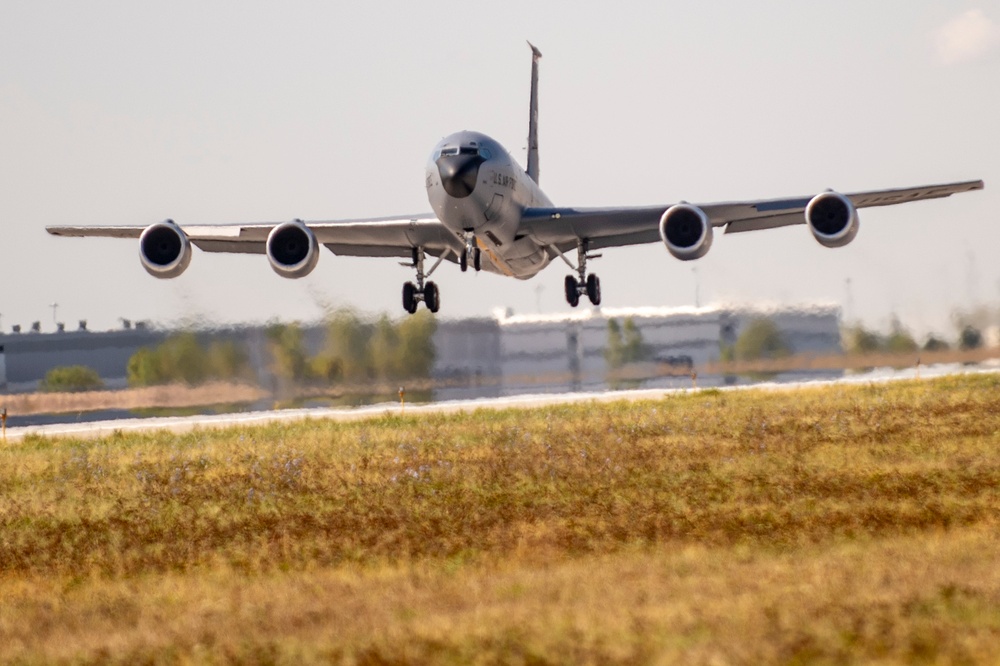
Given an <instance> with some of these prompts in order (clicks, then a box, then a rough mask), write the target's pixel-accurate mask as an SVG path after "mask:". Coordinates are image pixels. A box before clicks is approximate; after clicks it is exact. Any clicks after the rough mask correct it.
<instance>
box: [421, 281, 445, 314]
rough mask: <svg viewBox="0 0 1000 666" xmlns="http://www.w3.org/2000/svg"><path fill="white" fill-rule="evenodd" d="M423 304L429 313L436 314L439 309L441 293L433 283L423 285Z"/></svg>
mask: <svg viewBox="0 0 1000 666" xmlns="http://www.w3.org/2000/svg"><path fill="white" fill-rule="evenodd" d="M424 303H426V304H427V309H428V310H430V311H431V312H437V311H438V310H439V309H440V308H441V293H440V292H439V291H438V286H437V285H436V284H434V283H433V282H428V283H427V284H425V285H424Z"/></svg>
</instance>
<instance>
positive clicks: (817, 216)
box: [806, 192, 858, 247]
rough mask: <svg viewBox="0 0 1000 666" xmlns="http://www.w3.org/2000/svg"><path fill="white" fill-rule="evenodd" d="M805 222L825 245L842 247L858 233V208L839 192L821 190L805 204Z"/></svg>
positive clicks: (816, 237) (815, 236)
mask: <svg viewBox="0 0 1000 666" xmlns="http://www.w3.org/2000/svg"><path fill="white" fill-rule="evenodd" d="M806 224H808V225H809V230H810V231H812V235H813V237H814V238H815V239H816V240H817V241H819V243H820V245H823V246H825V247H843V246H845V245H847V244H848V243H850V242H851V241H852V240H854V237H855V236H857V235H858V210H857V209H856V208H855V207H854V204H853V203H851V200H850V199H848V198H847V197H845V196H844V195H843V194H840V193H839V192H823V193H822V194H817V195H816V196H814V197H813V198H812V200H811V201H810V202H809V204H808V205H807V206H806Z"/></svg>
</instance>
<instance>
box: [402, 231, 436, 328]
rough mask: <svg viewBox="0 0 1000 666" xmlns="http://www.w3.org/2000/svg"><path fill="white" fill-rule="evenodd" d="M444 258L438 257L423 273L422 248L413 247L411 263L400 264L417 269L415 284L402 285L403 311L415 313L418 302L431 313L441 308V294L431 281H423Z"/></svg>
mask: <svg viewBox="0 0 1000 666" xmlns="http://www.w3.org/2000/svg"><path fill="white" fill-rule="evenodd" d="M444 256H445V255H441V256H440V257H438V260H437V261H436V262H434V265H433V266H431V269H430V270H429V271H427V272H426V273H425V272H424V248H423V247H415V248H413V263H410V264H400V265H401V266H406V267H407V268H415V269H417V283H416V284H414V283H412V282H407V283H405V284H404V285H403V309H404V310H406V311H407V312H409V313H410V314H413V313H415V312H416V311H417V305H419V304H420V301H423V302H424V303H425V304H426V305H427V309H428V310H430V311H431V312H437V311H438V309H439V308H440V307H441V293H440V292H439V291H438V287H437V285H436V284H434V283H433V282H431V281H426V282H425V280H427V278H429V277H430V276H431V273H433V272H434V271H435V269H437V267H438V266H440V265H441V262H442V261H444Z"/></svg>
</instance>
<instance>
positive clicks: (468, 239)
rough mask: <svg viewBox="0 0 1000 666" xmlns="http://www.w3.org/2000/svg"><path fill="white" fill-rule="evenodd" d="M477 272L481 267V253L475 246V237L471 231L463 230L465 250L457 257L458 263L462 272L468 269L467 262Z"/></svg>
mask: <svg viewBox="0 0 1000 666" xmlns="http://www.w3.org/2000/svg"><path fill="white" fill-rule="evenodd" d="M470 263H471V264H472V267H473V268H474V269H475V271H476V272H477V273H478V272H479V271H480V269H482V267H483V260H482V253H481V252H480V250H479V248H478V247H477V246H476V237H475V236H474V235H473V234H472V232H471V231H466V232H465V252H463V253H462V256H461V257H459V259H458V265H459V267H460V268H461V269H462V272H463V273H464V272H465V271H467V270H469V264H470Z"/></svg>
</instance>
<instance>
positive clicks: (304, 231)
mask: <svg viewBox="0 0 1000 666" xmlns="http://www.w3.org/2000/svg"><path fill="white" fill-rule="evenodd" d="M267 260H268V261H269V262H271V268H273V269H274V272H275V273H277V274H278V275H280V276H281V277H284V278H290V279H296V278H301V277H305V276H307V275H309V274H310V273H312V270H313V269H314V268H316V264H317V263H318V262H319V244H318V243H317V242H316V235H315V234H314V233H313V232H312V229H310V228H309V227H307V226H306V225H305V223H304V222H303V221H302V220H293V221H291V222H285V223H284V224H279V225H278V226H276V227H275V228H274V229H271V233H269V234H268V235H267Z"/></svg>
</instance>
